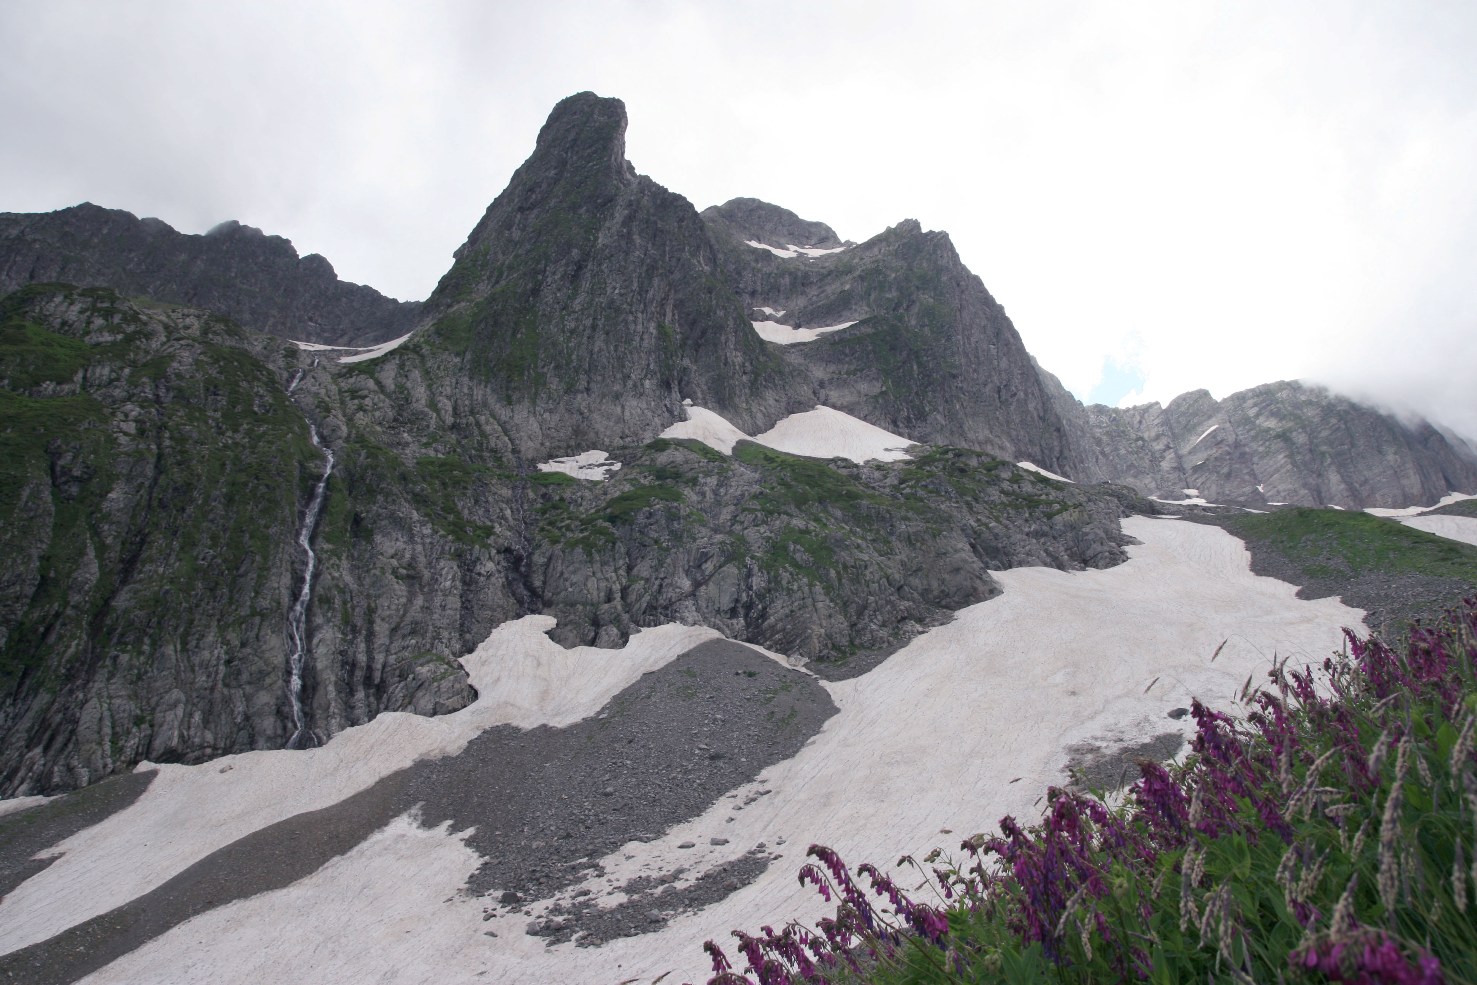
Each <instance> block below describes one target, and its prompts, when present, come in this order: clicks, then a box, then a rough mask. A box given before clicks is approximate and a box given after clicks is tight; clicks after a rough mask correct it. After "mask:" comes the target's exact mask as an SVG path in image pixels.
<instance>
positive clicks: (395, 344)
mask: <svg viewBox="0 0 1477 985" xmlns="http://www.w3.org/2000/svg"><path fill="white" fill-rule="evenodd" d="M412 334H414V333H411V332H407V333H405V334H404V335H402V336H400V337H399V338H398V339H391V340H390V341H388V342H383V343H381V344H379V345H375V346H370V347H369V348H367V349H359V350H358V351H356V352H355V353H354V354H353V355H351V356H341V357H339V362H341V363H362V362H364V361H366V360H368V359H378V358H379V357H380V356H383V355H384V354H385V353H387V352H392V351H394V350H395V349H398V348H400V347H401V346H402V345H404V344H405V343H406V341H407V340H408V339H409V338H410V336H411V335H412Z"/></svg>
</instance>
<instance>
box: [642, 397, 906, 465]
mask: <svg viewBox="0 0 1477 985" xmlns="http://www.w3.org/2000/svg"><path fill="white" fill-rule="evenodd" d="M660 436H661V437H663V438H693V439H696V440H698V441H701V442H702V443H703V444H705V445H707V446H708V447H710V448H714V449H717V450H718V451H721V452H722V453H723V454H725V455H732V454H733V446H734V445H736V444H738V443H739V442H740V441H754V442H758V443H759V444H761V445H765V446H767V447H769V448H773V449H774V450H775V451H784V452H789V453H790V454H791V455H805V456H807V457H810V458H849V459H851V460H852V461H853V462H858V463H860V462H865V461H869V460H872V459H876V460H879V461H883V462H896V461H899V460H901V459H904V458H907V457H908V452H907V449H908V448H910V447H912V445H913V444H914V442H912V441H909V440H908V439H907V438H903V437H899V436H898V435H895V434H893V433H892V432H891V431H885V430H883V429H882V428H879V427H877V426H876V425H875V424H868V423H867V422H866V421H862V420H858V419H857V418H855V417H852V416H851V415H850V414H843V413H842V412H841V411H839V410H832V409H831V408H830V407H820V406H817V407H816V408H815V410H808V411H805V412H804V413H803V414H791V415H790V416H789V417H787V418H785V419H784V420H782V421H780V422H779V423H778V424H776V425H775V426H774V427H772V428H770V429H769V430H768V431H765V432H764V433H763V434H761V435H758V436H755V437H750V436H749V435H747V434H745V433H744V432H742V431H740V430H739V429H738V428H736V427H734V426H733V425H732V424H730V423H729V422H728V421H727V420H726V419H724V418H723V417H721V416H719V415H718V414H715V413H713V412H712V411H711V410H708V409H707V408H705V407H688V408H687V420H685V421H682V422H680V423H677V424H673V425H672V426H671V427H669V428H667V429H666V430H665V431H663V432H662V433H661V435H660Z"/></svg>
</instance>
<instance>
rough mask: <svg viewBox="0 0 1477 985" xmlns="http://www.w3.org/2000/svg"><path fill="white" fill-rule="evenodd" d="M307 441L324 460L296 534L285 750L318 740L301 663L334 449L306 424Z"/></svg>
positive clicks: (301, 747) (288, 627)
mask: <svg viewBox="0 0 1477 985" xmlns="http://www.w3.org/2000/svg"><path fill="white" fill-rule="evenodd" d="M308 437H309V438H310V439H311V440H312V442H313V447H314V448H318V449H320V450H322V452H323V455H324V457H325V458H326V459H327V461H326V462H325V464H324V466H323V478H321V479H319V480H318V485H317V486H315V487H314V489H313V498H312V499H310V500H308V512H307V513H306V514H305V515H304V516H303V526H302V529H301V530H300V531H299V532H298V535H297V542H298V544H299V545H301V546H302V549H303V552H304V553H305V554H307V556H308V564H307V568H306V569H305V570H304V571H303V587H302V590H301V591H299V592H298V593H297V601H296V602H294V603H293V605H292V612H291V614H290V615H289V616H288V617H287V642H288V646H289V648H290V650H291V652H290V654H289V656H288V658H287V667H288V671H289V676H288V680H287V697H288V700H289V701H290V702H291V703H292V724H293V727H294V731H293V733H292V738H290V739H288V740H287V748H288V749H306V748H308V747H309V746H316V745H317V744H318V739H317V736H315V735H314V734H313V733H312V731H311V730H310V729H309V728H308V726H307V721H306V717H305V716H304V714H303V662H304V661H305V660H306V659H307V656H308V600H309V599H310V598H311V597H312V594H313V569H315V568H316V567H317V566H318V555H317V554H316V553H314V551H313V530H314V529H315V528H316V527H317V526H318V515H319V514H320V513H322V512H323V499H324V497H325V496H326V495H327V492H328V477H329V476H330V475H332V474H333V449H331V448H326V447H324V445H323V443H322V442H321V441H319V440H318V428H317V427H316V426H314V424H313V422H312V421H309V422H308Z"/></svg>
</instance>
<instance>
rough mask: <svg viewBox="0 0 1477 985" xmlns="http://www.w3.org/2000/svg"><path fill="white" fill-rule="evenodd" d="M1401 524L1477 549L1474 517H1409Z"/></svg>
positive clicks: (1476, 522)
mask: <svg viewBox="0 0 1477 985" xmlns="http://www.w3.org/2000/svg"><path fill="white" fill-rule="evenodd" d="M1400 522H1401V523H1403V524H1405V525H1406V526H1407V527H1415V528H1416V529H1417V530H1424V531H1425V532H1426V533H1428V534H1435V535H1436V536H1437V537H1445V538H1446V539H1447V540H1459V541H1461V542H1462V543H1463V544H1471V545H1472V546H1474V547H1477V517H1472V516H1409V517H1401V518H1400Z"/></svg>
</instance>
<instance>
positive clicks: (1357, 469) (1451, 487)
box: [1083, 381, 1477, 509]
mask: <svg viewBox="0 0 1477 985" xmlns="http://www.w3.org/2000/svg"><path fill="white" fill-rule="evenodd" d="M1083 417H1084V418H1085V422H1086V430H1087V431H1088V433H1090V435H1091V438H1092V440H1093V441H1095V443H1096V444H1097V446H1098V448H1099V449H1101V455H1100V458H1099V459H1098V461H1097V462H1096V463H1094V464H1095V468H1096V471H1095V472H1090V473H1088V477H1090V478H1111V479H1113V480H1114V481H1119V482H1123V483H1126V484H1128V485H1131V486H1133V487H1134V488H1135V489H1137V490H1139V491H1140V492H1143V493H1145V494H1150V495H1157V496H1160V497H1162V498H1166V499H1181V498H1183V497H1184V496H1185V495H1186V493H1185V492H1184V490H1186V489H1194V490H1196V491H1197V492H1198V494H1199V495H1200V496H1201V497H1203V498H1205V499H1209V500H1211V501H1214V502H1229V503H1251V504H1260V503H1268V502H1271V503H1294V504H1300V505H1310V506H1323V505H1329V504H1332V505H1338V506H1343V507H1346V508H1356V509H1357V508H1364V507H1367V506H1386V507H1401V506H1411V505H1416V504H1430V503H1434V502H1435V501H1436V500H1438V499H1440V498H1441V497H1442V496H1444V495H1446V494H1447V493H1448V492H1452V491H1463V492H1464V491H1467V490H1471V489H1477V456H1474V455H1472V454H1471V452H1470V449H1468V448H1466V447H1464V446H1463V444H1462V443H1460V442H1458V441H1454V440H1452V439H1450V438H1449V437H1448V436H1447V435H1445V434H1443V433H1442V432H1441V431H1440V430H1438V429H1437V428H1435V427H1433V426H1432V425H1431V424H1429V423H1428V422H1426V421H1423V420H1413V421H1405V420H1402V419H1400V418H1399V417H1397V416H1395V415H1393V414H1389V413H1384V412H1382V411H1379V410H1376V409H1375V408H1372V407H1369V406H1366V405H1364V404H1360V403H1357V402H1355V401H1353V400H1350V399H1348V398H1346V397H1341V396H1339V395H1337V394H1334V393H1330V392H1329V391H1328V390H1325V389H1323V388H1321V387H1317V386H1311V385H1308V384H1304V383H1297V382H1287V381H1284V382H1280V383H1269V384H1267V385H1265V386H1259V387H1253V388H1251V389H1249V390H1242V391H1240V392H1238V393H1233V394H1231V395H1230V396H1229V397H1227V398H1226V399H1224V400H1220V401H1217V400H1215V399H1214V398H1212V397H1211V395H1210V393H1208V392H1207V391H1205V390H1195V391H1191V392H1190V393H1185V394H1182V395H1180V396H1178V397H1176V398H1175V399H1174V400H1172V401H1170V403H1169V404H1168V406H1165V407H1160V405H1158V404H1145V405H1143V406H1140V407H1129V408H1109V407H1103V406H1092V407H1088V408H1086V409H1085V411H1084V413H1083Z"/></svg>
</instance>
